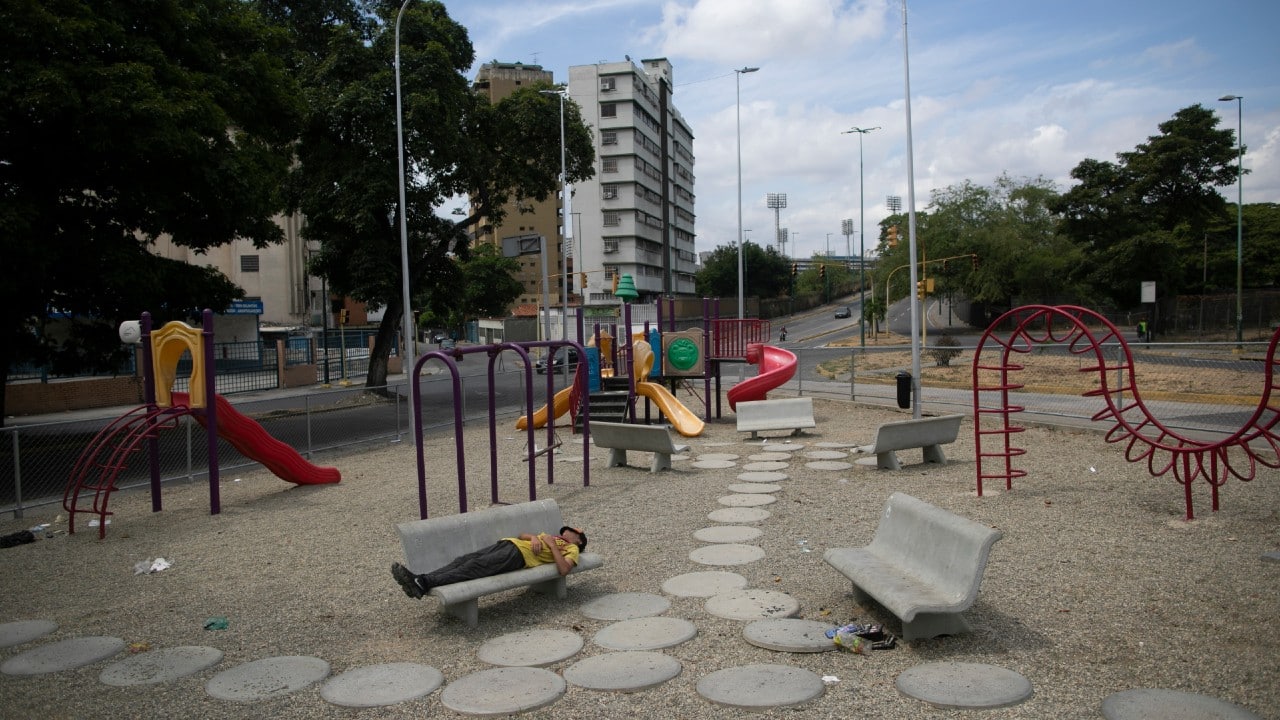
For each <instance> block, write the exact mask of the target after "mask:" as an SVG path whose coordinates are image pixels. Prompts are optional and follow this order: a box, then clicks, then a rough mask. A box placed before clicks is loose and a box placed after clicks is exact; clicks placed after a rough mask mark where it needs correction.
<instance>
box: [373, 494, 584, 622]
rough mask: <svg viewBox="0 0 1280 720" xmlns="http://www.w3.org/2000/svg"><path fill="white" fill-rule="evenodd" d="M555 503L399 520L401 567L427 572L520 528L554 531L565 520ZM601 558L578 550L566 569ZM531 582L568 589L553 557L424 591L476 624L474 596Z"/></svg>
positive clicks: (559, 592)
mask: <svg viewBox="0 0 1280 720" xmlns="http://www.w3.org/2000/svg"><path fill="white" fill-rule="evenodd" d="M564 524H565V523H564V521H563V519H562V518H561V517H560V506H559V505H557V504H556V501H555V500H536V501H534V502H527V503H519V504H517V505H504V506H501V507H495V508H489V509H487V510H477V511H475V512H468V513H460V514H458V515H447V516H444V517H438V518H428V519H426V520H413V521H410V522H404V523H400V524H399V525H397V526H396V529H397V530H398V531H399V532H400V544H401V546H402V547H403V548H404V558H405V567H407V568H409V569H410V570H412V571H413V572H415V573H418V574H421V573H429V572H431V571H432V570H436V569H438V568H441V567H444V566H445V565H447V564H449V562H451V561H452V560H453V559H454V558H456V557H458V556H459V555H464V554H466V553H469V552H474V551H476V550H479V549H480V548H484V547H488V546H490V545H492V544H493V543H495V542H497V541H499V540H501V539H503V538H508V537H517V536H518V535H519V534H520V533H523V532H527V533H539V532H546V533H551V534H555V533H558V532H560V528H561V527H563V526H564ZM603 564H604V560H603V559H601V557H600V556H599V555H597V554H595V553H582V554H581V555H580V556H579V557H578V564H577V565H575V566H574V568H573V570H571V571H570V573H569V574H571V575H572V574H574V573H579V572H583V571H585V570H594V569H595V568H598V567H600V566H601V565H603ZM518 587H532V588H533V589H534V590H536V591H538V592H541V593H546V594H554V595H555V596H556V597H559V598H563V597H564V596H565V595H566V593H567V592H568V590H567V587H566V584H565V577H564V576H562V575H561V574H560V571H559V570H558V569H557V568H556V566H555V564H554V563H549V564H546V565H539V566H538V567H533V568H524V569H521V570H516V571H515V572H509V573H503V574H501V575H495V576H493V577H486V578H478V579H476V580H465V581H463V582H459V583H453V584H452V585H441V586H440V587H434V588H431V591H430V592H429V593H428V595H432V596H434V597H436V598H438V599H439V600H440V605H441V607H442V609H444V610H445V611H446V612H448V613H449V614H450V615H453V616H454V617H456V618H459V619H461V620H462V621H463V622H465V623H466V624H467V625H469V626H471V627H475V626H476V624H477V623H478V621H479V618H478V613H479V607H478V604H477V602H476V601H477V599H478V598H480V597H482V596H484V595H492V594H493V593H499V592H502V591H504V590H511V589H513V588H518Z"/></svg>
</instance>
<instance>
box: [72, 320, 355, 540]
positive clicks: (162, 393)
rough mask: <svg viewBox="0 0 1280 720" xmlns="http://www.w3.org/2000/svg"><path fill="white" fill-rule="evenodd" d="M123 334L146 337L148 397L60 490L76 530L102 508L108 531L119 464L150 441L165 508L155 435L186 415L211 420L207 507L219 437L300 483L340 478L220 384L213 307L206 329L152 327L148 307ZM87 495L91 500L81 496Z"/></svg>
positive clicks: (214, 503)
mask: <svg viewBox="0 0 1280 720" xmlns="http://www.w3.org/2000/svg"><path fill="white" fill-rule="evenodd" d="M120 337H121V339H122V340H124V341H125V342H138V341H140V342H141V343H142V361H143V362H142V366H143V387H144V393H145V398H146V404H145V405H141V406H139V407H136V408H134V409H132V410H130V411H129V412H127V413H125V414H124V415H122V416H120V417H119V418H117V419H116V420H114V421H113V422H111V423H110V424H109V425H107V427H105V428H103V429H102V430H101V431H99V432H98V434H97V435H96V436H94V438H93V440H91V441H90V442H89V444H88V445H87V446H86V447H85V449H84V450H83V451H82V452H81V453H80V457H79V458H78V459H77V460H76V463H75V465H74V466H73V468H72V470H71V477H70V478H69V480H68V481H67V487H66V490H65V492H64V493H63V497H62V506H63V508H64V509H66V511H67V513H68V532H71V533H74V532H75V528H76V514H77V513H92V514H94V515H97V516H98V537H99V538H102V537H105V535H106V531H107V517H108V516H109V515H111V514H112V513H111V511H110V510H108V509H107V507H108V504H109V502H110V499H111V493H112V492H113V491H114V490H116V489H117V488H116V480H117V479H118V478H119V476H120V472H121V471H122V470H124V469H125V468H126V467H128V465H129V460H130V459H131V458H132V457H133V456H134V454H135V453H137V452H138V451H140V450H141V449H142V448H143V446H144V445H145V446H146V448H147V451H148V456H149V458H150V463H151V510H152V512H159V511H160V510H161V508H162V503H161V497H160V460H159V447H158V445H157V443H156V436H157V435H159V433H160V432H161V431H163V430H167V429H170V428H174V427H177V426H178V425H179V421H180V420H181V419H182V418H183V417H186V416H188V415H189V416H191V417H193V418H195V420H196V422H198V423H200V425H201V426H203V427H204V428H205V433H206V437H207V447H208V452H209V472H208V474H209V512H210V514H211V515H216V514H218V513H219V512H221V509H222V508H221V502H220V498H219V493H218V438H219V437H221V438H223V439H224V440H226V441H227V442H228V443H230V444H231V446H232V447H234V448H235V449H236V450H238V451H240V454H242V455H244V456H245V457H247V458H249V459H250V460H254V461H256V462H259V463H261V464H262V465H263V466H264V467H266V468H267V469H268V470H270V471H271V472H272V473H273V474H275V475H276V477H279V478H280V479H282V480H286V481H288V482H291V483H295V484H298V485H318V484H327V483H336V482H339V481H340V480H341V479H342V475H341V474H340V473H339V472H338V470H337V469H335V468H329V467H319V466H317V465H313V464H312V463H310V462H309V461H307V460H306V459H305V458H303V457H302V456H301V455H299V454H298V452H297V451H296V450H294V449H293V448H292V447H290V446H288V445H286V444H285V443H282V442H280V441H279V440H277V439H275V438H273V437H271V435H270V434H268V433H267V431H266V430H264V429H263V427H262V426H261V425H259V424H258V423H257V422H255V421H254V420H252V419H250V418H249V417H246V416H245V415H243V414H241V413H240V412H239V411H237V410H236V409H235V408H234V407H232V405H231V403H229V402H227V400H226V399H225V398H223V397H222V396H220V395H218V394H217V393H216V392H215V389H216V384H215V380H216V378H215V368H216V365H215V363H214V358H213V313H212V312H210V311H209V310H205V311H204V314H203V329H196V328H193V327H191V326H189V325H187V324H186V323H182V322H177V321H174V322H171V323H168V324H166V325H165V326H164V327H163V328H161V329H159V330H156V331H154V332H153V331H152V329H151V314H150V313H143V314H142V320H141V322H140V323H125V324H124V325H122V326H121V329H120ZM188 353H189V354H190V357H191V378H190V391H189V392H187V393H182V392H175V391H174V390H173V385H174V381H175V380H176V379H177V372H178V363H179V361H180V360H181V359H182V357H183V356H184V355H185V354H188ZM84 503H88V504H89V507H84V506H83V504H84Z"/></svg>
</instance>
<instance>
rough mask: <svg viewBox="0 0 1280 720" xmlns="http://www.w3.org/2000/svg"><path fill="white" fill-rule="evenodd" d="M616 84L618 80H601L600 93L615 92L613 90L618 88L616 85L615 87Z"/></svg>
mask: <svg viewBox="0 0 1280 720" xmlns="http://www.w3.org/2000/svg"><path fill="white" fill-rule="evenodd" d="M615 82H617V80H616V78H611V77H607V78H600V91H601V92H609V91H611V90H613V88H614V87H616V85H614V83H615Z"/></svg>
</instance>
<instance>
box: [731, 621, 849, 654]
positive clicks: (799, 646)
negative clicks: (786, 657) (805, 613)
mask: <svg viewBox="0 0 1280 720" xmlns="http://www.w3.org/2000/svg"><path fill="white" fill-rule="evenodd" d="M835 628H836V626H835V625H832V624H830V623H824V622H818V621H817V620H802V619H800V618H772V619H769V620H756V621H755V622H753V623H748V624H747V626H746V627H744V628H742V638H743V639H744V640H746V641H747V642H749V643H751V644H752V645H755V646H756V647H762V648H765V649H766V650H779V651H782V652H793V653H815V652H829V651H831V650H835V649H836V644H835V642H833V641H832V639H831V638H829V637H827V632H828V631H830V630H834V629H835Z"/></svg>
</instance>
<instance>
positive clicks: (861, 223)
mask: <svg viewBox="0 0 1280 720" xmlns="http://www.w3.org/2000/svg"><path fill="white" fill-rule="evenodd" d="M879 129H880V126H879V125H877V126H875V127H873V128H860V127H854V128H849V129H848V130H845V131H844V134H845V135H847V134H849V133H858V243H859V245H858V267H859V268H860V271H859V276H858V277H859V280H858V284H859V286H861V288H865V287H866V285H867V219H866V215H867V213H866V209H865V208H864V206H863V199H864V197H865V195H866V194H865V193H864V192H863V187H862V136H863V135H866V134H867V133H869V132H871V131H873V130H879ZM860 293H861V295H860V296H859V298H860V299H859V302H864V303H865V302H866V299H867V291H866V290H865V289H860ZM871 299H872V300H873V301H874V300H875V296H874V295H873V296H872V298H871ZM888 300H889V298H887V297H886V298H885V302H886V304H887V303H888ZM858 327H859V332H860V335H861V338H860V344H861V346H862V347H864V348H865V347H866V346H867V324H866V322H865V321H864V322H861V323H859V324H858Z"/></svg>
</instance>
